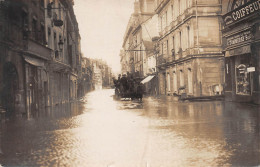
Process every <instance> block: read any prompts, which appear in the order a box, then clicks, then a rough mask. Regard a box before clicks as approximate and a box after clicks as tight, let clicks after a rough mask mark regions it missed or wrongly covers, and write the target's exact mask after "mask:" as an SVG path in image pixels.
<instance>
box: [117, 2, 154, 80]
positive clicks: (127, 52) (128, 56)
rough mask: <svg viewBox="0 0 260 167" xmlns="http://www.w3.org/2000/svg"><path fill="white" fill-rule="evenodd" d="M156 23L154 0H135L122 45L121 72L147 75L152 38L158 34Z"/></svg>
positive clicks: (141, 75)
mask: <svg viewBox="0 0 260 167" xmlns="http://www.w3.org/2000/svg"><path fill="white" fill-rule="evenodd" d="M157 24H158V17H157V15H154V0H148V1H147V0H146V1H145V0H139V1H136V2H135V3H134V13H133V14H132V15H131V17H130V19H129V22H128V25H127V28H126V31H125V35H124V41H123V45H122V47H123V51H122V54H121V55H122V56H121V57H122V58H121V60H122V61H121V67H122V68H124V71H123V73H127V72H129V73H132V74H134V75H135V76H136V77H146V75H148V71H149V69H148V57H149V62H151V58H152V56H151V55H153V44H152V38H153V37H155V36H158V30H157V26H156V25H157ZM151 53H152V54H151ZM125 64H127V65H125ZM154 71H155V68H154Z"/></svg>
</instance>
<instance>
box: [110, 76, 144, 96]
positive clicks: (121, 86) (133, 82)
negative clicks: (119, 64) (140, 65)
mask: <svg viewBox="0 0 260 167" xmlns="http://www.w3.org/2000/svg"><path fill="white" fill-rule="evenodd" d="M140 81H141V78H133V77H126V76H125V75H123V76H122V78H121V77H118V80H115V79H114V84H115V96H114V97H115V99H116V100H134V99H138V100H142V98H143V84H142V83H141V82H140Z"/></svg>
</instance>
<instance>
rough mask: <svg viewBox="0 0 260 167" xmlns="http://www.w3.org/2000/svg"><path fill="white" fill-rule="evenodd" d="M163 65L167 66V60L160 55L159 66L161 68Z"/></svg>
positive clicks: (158, 58)
mask: <svg viewBox="0 0 260 167" xmlns="http://www.w3.org/2000/svg"><path fill="white" fill-rule="evenodd" d="M163 64H166V59H165V58H164V57H163V55H160V56H158V57H157V65H158V66H160V65H163Z"/></svg>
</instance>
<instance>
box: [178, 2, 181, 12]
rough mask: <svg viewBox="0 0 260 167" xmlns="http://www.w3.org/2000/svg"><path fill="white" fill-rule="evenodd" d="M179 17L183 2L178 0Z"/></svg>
mask: <svg viewBox="0 0 260 167" xmlns="http://www.w3.org/2000/svg"><path fill="white" fill-rule="evenodd" d="M178 5H179V7H178V15H181V0H178Z"/></svg>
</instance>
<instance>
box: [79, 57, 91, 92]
mask: <svg viewBox="0 0 260 167" xmlns="http://www.w3.org/2000/svg"><path fill="white" fill-rule="evenodd" d="M81 63H82V65H81V67H82V77H81V78H80V80H78V90H79V91H78V96H79V97H83V96H84V95H85V94H86V93H87V92H90V91H91V90H93V82H92V78H93V69H92V63H91V60H90V59H89V58H86V57H83V58H82V61H81Z"/></svg>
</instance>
